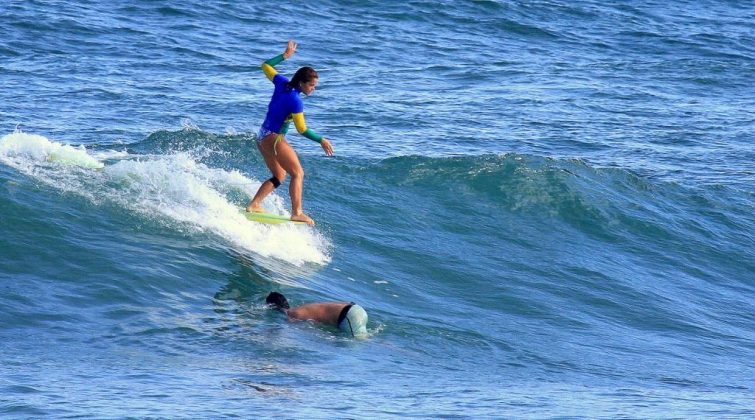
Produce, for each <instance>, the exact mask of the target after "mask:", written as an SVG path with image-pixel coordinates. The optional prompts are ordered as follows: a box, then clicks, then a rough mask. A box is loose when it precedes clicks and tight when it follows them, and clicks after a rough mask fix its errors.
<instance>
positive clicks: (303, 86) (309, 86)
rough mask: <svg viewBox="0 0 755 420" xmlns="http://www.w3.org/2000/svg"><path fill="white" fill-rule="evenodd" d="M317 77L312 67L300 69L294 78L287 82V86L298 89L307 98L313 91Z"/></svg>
mask: <svg viewBox="0 0 755 420" xmlns="http://www.w3.org/2000/svg"><path fill="white" fill-rule="evenodd" d="M319 77H320V76H318V74H317V72H316V71H315V69H313V68H312V67H302V68H300V69H299V70H297V71H296V73H294V77H292V78H291V81H290V82H288V86H289V87H290V88H294V89H299V91H300V92H301V93H303V94H305V95H307V96H309V95H311V94H312V92H314V91H315V87H317V80H318V79H319Z"/></svg>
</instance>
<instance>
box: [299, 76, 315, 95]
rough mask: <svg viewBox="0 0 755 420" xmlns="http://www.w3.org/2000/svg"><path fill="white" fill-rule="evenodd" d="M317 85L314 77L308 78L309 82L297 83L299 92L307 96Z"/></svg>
mask: <svg viewBox="0 0 755 420" xmlns="http://www.w3.org/2000/svg"><path fill="white" fill-rule="evenodd" d="M316 87H317V78H314V79H312V80H310V81H309V82H301V83H299V88H300V89H299V90H300V91H301V93H303V94H305V95H307V96H309V95H311V94H312V92H314V91H315V88H316Z"/></svg>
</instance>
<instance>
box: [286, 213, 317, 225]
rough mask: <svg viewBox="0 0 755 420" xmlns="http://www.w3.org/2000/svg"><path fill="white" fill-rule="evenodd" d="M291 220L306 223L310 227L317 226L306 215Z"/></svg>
mask: <svg viewBox="0 0 755 420" xmlns="http://www.w3.org/2000/svg"><path fill="white" fill-rule="evenodd" d="M291 220H293V221H295V222H306V223H307V224H308V225H310V226H314V225H315V221H314V220H312V218H310V217H309V216H307V215H306V214H304V213H299V214H295V215H293V216H291Z"/></svg>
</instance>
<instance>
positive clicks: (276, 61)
mask: <svg viewBox="0 0 755 420" xmlns="http://www.w3.org/2000/svg"><path fill="white" fill-rule="evenodd" d="M285 59H286V58H285V57H283V54H278V55H276V56H275V57H273V58H271V59H269V60H267V61H265V64H269V65H271V66H273V67H275V66H277V65H278V64H280V63H281V62H282V61H283V60H285Z"/></svg>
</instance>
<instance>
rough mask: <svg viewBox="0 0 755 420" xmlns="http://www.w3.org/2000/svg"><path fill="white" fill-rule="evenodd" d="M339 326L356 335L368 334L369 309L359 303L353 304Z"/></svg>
mask: <svg viewBox="0 0 755 420" xmlns="http://www.w3.org/2000/svg"><path fill="white" fill-rule="evenodd" d="M338 328H340V329H341V330H343V331H346V332H347V333H350V334H351V335H353V336H354V337H366V336H367V311H365V310H364V308H362V307H361V306H359V305H352V306H351V308H349V312H347V313H346V317H345V318H344V319H343V321H341V323H340V324H338Z"/></svg>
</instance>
